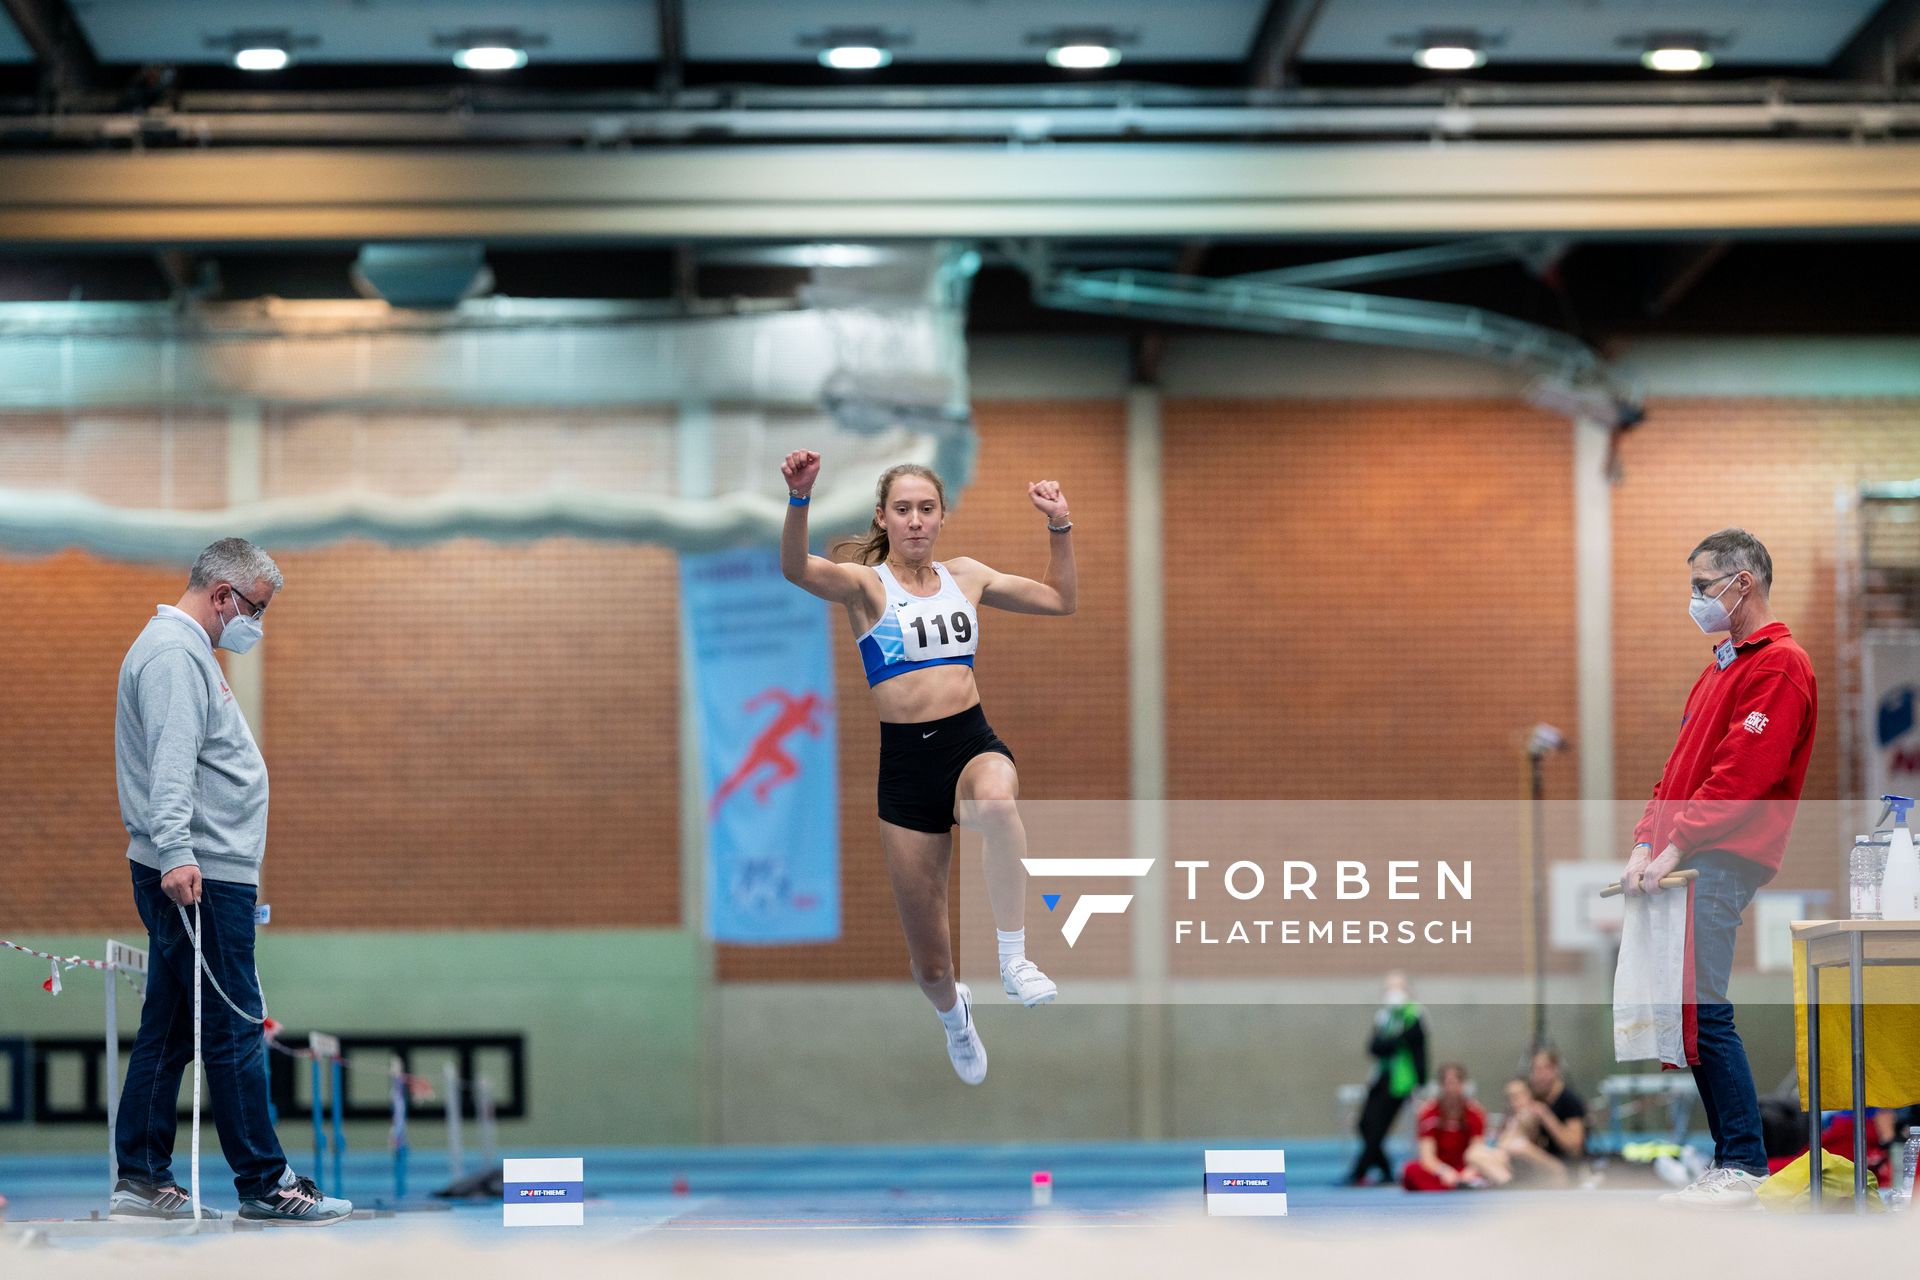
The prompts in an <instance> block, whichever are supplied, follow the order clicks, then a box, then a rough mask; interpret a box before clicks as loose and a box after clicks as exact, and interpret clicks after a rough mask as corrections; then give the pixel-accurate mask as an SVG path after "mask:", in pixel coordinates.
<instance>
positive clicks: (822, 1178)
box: [0, 1139, 1920, 1280]
mask: <svg viewBox="0 0 1920 1280" xmlns="http://www.w3.org/2000/svg"><path fill="white" fill-rule="evenodd" d="M1274 1146H1283V1147H1284V1148H1285V1150H1286V1156H1287V1169H1286V1173H1287V1194H1288V1201H1289V1204H1288V1208H1289V1211H1290V1212H1289V1216H1288V1217H1286V1218H1273V1219H1258V1220H1247V1219H1241V1220H1231V1221H1230V1220H1227V1219H1219V1218H1213V1219H1209V1218H1207V1217H1206V1216H1205V1211H1204V1204H1203V1199H1202V1192H1201V1185H1202V1153H1203V1151H1204V1150H1205V1149H1206V1148H1207V1147H1216V1148H1222V1147H1254V1148H1270V1147H1274ZM508 1154H510V1155H525V1156H581V1157H583V1158H584V1160H585V1164H586V1205H585V1210H586V1226H585V1227H584V1229H578V1230H574V1229H545V1230H508V1229H506V1228H505V1227H504V1226H503V1225H502V1221H501V1206H500V1203H499V1201H498V1199H497V1198H496V1199H494V1200H492V1201H463V1202H458V1203H455V1204H453V1205H452V1207H450V1208H448V1207H444V1206H445V1202H434V1201H432V1200H431V1199H430V1198H429V1197H428V1196H427V1193H430V1192H431V1191H433V1190H434V1189H436V1188H438V1187H440V1186H443V1185H445V1183H446V1181H447V1169H446V1163H445V1159H444V1156H443V1155H442V1154H441V1153H433V1152H420V1153H416V1154H415V1157H414V1160H413V1165H412V1168H411V1171H410V1172H411V1177H410V1185H409V1191H410V1192H411V1193H412V1195H413V1196H414V1197H416V1198H417V1202H418V1203H421V1204H425V1205H428V1206H430V1207H427V1208H424V1209H419V1210H408V1209H405V1208H403V1209H402V1210H401V1211H399V1212H397V1213H393V1214H390V1215H383V1216H373V1217H367V1218H356V1219H355V1220H354V1221H352V1222H349V1223H345V1224H342V1225H339V1226H336V1227H330V1228H327V1229H325V1230H324V1231H317V1232H316V1231H295V1230H285V1229H282V1230H273V1231H259V1230H251V1231H237V1232H231V1233H226V1234H218V1235H211V1236H204V1237H198V1238H165V1239H140V1240H129V1239H126V1238H124V1237H119V1238H111V1239H107V1240H102V1239H101V1238H99V1237H98V1236H79V1237H76V1236H73V1235H59V1234H57V1229H56V1231H48V1232H45V1233H44V1234H45V1236H46V1237H47V1238H44V1239H40V1240H29V1241H27V1243H30V1244H32V1245H34V1246H36V1247H33V1248H29V1249H21V1248H19V1247H18V1246H19V1245H20V1244H21V1243H22V1241H23V1237H26V1236H28V1235H30V1234H31V1233H34V1232H35V1230H36V1226H35V1222H34V1220H36V1219H39V1220H47V1219H73V1218H85V1217H86V1216H87V1215H88V1214H89V1213H90V1212H92V1211H95V1210H98V1211H100V1212H101V1213H102V1214H103V1215H104V1211H105V1206H106V1199H107V1195H106V1191H107V1188H106V1185H105V1182H106V1169H105V1165H106V1160H105V1156H104V1154H102V1155H98V1156H96V1155H91V1154H89V1155H60V1156H23V1155H0V1195H5V1196H6V1198H7V1199H8V1201H9V1202H10V1204H9V1209H8V1225H7V1226H6V1227H5V1228H4V1229H0V1277H5V1278H6V1280H15V1278H16V1277H18V1278H19V1280H29V1278H31V1280H39V1278H40V1277H48V1278H51V1280H78V1278H86V1280H91V1278H92V1277H95V1276H99V1277H108V1276H111V1277H115V1278H116V1280H118V1278H120V1277H124V1276H126V1275H128V1274H140V1275H142V1276H143V1280H171V1277H173V1276H176V1275H178V1276H181V1277H183V1280H184V1278H185V1277H194V1278H195V1280H203V1278H204V1277H219V1276H226V1275H234V1276H243V1275H244V1276H249V1277H254V1278H256V1280H257V1277H258V1276H260V1275H262V1274H272V1275H274V1276H275V1277H276V1280H287V1278H289V1277H305V1276H309V1275H311V1276H314V1277H321V1276H326V1277H329V1278H332V1277H337V1276H339V1275H341V1274H369V1275H371V1274H396V1275H398V1274H406V1275H408V1276H421V1277H426V1276H429V1275H431V1276H434V1277H436V1278H437V1277H438V1276H441V1275H446V1276H453V1277H456V1280H494V1278H495V1277H502V1278H505V1277H513V1278H514V1280H563V1278H564V1280H596V1278H597V1277H599V1276H602V1275H604V1276H607V1277H609V1280H611V1278H612V1277H615V1276H620V1277H626V1276H631V1275H633V1274H637V1273H636V1272H634V1271H633V1270H632V1268H633V1267H634V1266H635V1264H636V1263H647V1264H652V1266H651V1269H650V1271H649V1274H658V1275H672V1276H679V1275H687V1276H731V1275H735V1274H739V1275H753V1276H764V1275H768V1274H775V1273H778V1274H780V1275H781V1276H782V1277H783V1280H791V1278H792V1277H814V1276H818V1277H822V1278H823V1280H863V1277H864V1276H865V1275H867V1274H869V1273H871V1274H872V1275H874V1276H876V1277H878V1276H885V1277H887V1280H897V1277H899V1276H900V1275H903V1274H909V1273H911V1274H912V1275H913V1276H914V1278H915V1280H934V1278H937V1277H944V1276H949V1275H951V1276H955V1277H961V1278H971V1277H977V1276H981V1275H983V1274H984V1275H988V1276H991V1275H995V1274H998V1275H1007V1276H1011V1275H1015V1274H1018V1275H1040V1274H1047V1275H1048V1276H1049V1277H1050V1280H1054V1278H1055V1277H1056V1273H1059V1272H1062V1271H1065V1272H1067V1273H1070V1274H1074V1275H1078V1274H1086V1275H1089V1276H1095V1277H1100V1278H1101V1280H1111V1278H1113V1277H1118V1276H1132V1275H1142V1276H1146V1275H1152V1276H1155V1277H1160V1278H1165V1277H1171V1278H1172V1280H1201V1277H1202V1276H1214V1275H1226V1276H1237V1275H1254V1274H1260V1273H1261V1272H1262V1271H1264V1270H1267V1269H1269V1268H1271V1267H1274V1266H1284V1267H1286V1268H1287V1269H1288V1270H1290V1271H1291V1272H1292V1273H1293V1274H1297V1275H1305V1276H1315V1275H1322V1274H1356V1275H1360V1274H1367V1275H1374V1274H1408V1275H1421V1276H1423V1277H1425V1278H1426V1280H1436V1278H1438V1277H1452V1276H1459V1277H1463V1278H1464V1277H1473V1278H1474V1280H1483V1278H1484V1277H1485V1276H1487V1275H1489V1274H1492V1275H1501V1274H1507V1273H1508V1271H1509V1269H1511V1270H1512V1273H1513V1274H1523V1273H1531V1274H1535V1275H1539V1276H1542V1277H1552V1278H1554V1280H1570V1278H1571V1280H1579V1278H1581V1277H1587V1276H1592V1277H1595V1278H1596V1280H1617V1278H1618V1276H1620V1275H1621V1274H1623V1273H1631V1272H1632V1271H1634V1270H1639V1269H1644V1268H1645V1267H1646V1266H1648V1265H1654V1262H1653V1260H1654V1259H1655V1258H1658V1259H1659V1261H1658V1264H1657V1265H1658V1266H1659V1267H1660V1268H1661V1269H1673V1268H1675V1267H1678V1268H1680V1269H1682V1270H1686V1269H1692V1268H1693V1267H1695V1266H1698V1267H1699V1268H1700V1269H1702V1270H1704V1271H1707V1272H1712V1271H1713V1260H1714V1259H1715V1258H1716V1257H1717V1258H1720V1259H1722V1260H1724V1258H1725V1257H1726V1256H1727V1254H1726V1251H1727V1250H1729V1249H1736V1250H1737V1251H1738V1252H1739V1253H1740V1254H1741V1255H1742V1256H1743V1257H1745V1258H1747V1259H1749V1260H1751V1261H1752V1262H1753V1263H1754V1265H1752V1266H1746V1265H1745V1264H1744V1263H1743V1270H1742V1276H1743V1280H1750V1278H1751V1277H1756V1276H1770V1275H1775V1274H1778V1275H1783V1276H1784V1275H1793V1276H1795V1277H1796V1280H1803V1278H1804V1276H1806V1275H1810V1274H1825V1273H1827V1272H1824V1271H1821V1270H1820V1267H1821V1266H1822V1265H1823V1264H1826V1265H1829V1267H1830V1265H1831V1264H1833V1263H1834V1262H1835V1261H1836V1260H1837V1259H1838V1258H1842V1257H1845V1256H1847V1255H1848V1254H1849V1253H1850V1252H1851V1251H1852V1250H1853V1249H1855V1248H1858V1249H1859V1250H1861V1252H1860V1253H1859V1254H1858V1255H1857V1257H1858V1258H1860V1259H1862V1260H1865V1259H1867V1258H1870V1257H1872V1256H1874V1254H1875V1253H1876V1252H1877V1251H1879V1250H1881V1249H1884V1248H1886V1247H1889V1246H1897V1245H1899V1244H1900V1243H1901V1242H1902V1241H1906V1242H1909V1244H1910V1245H1913V1246H1920V1221H1915V1220H1914V1218H1913V1217H1912V1216H1909V1215H1903V1216H1902V1217H1897V1218H1896V1217H1890V1216H1889V1215H1879V1216H1878V1217H1876V1218H1874V1219H1873V1220H1871V1221H1869V1220H1865V1219H1857V1218H1854V1217H1852V1216H1851V1215H1846V1216H1840V1215H1829V1216H1828V1217H1827V1218H1825V1219H1824V1220H1815V1219H1811V1218H1806V1217H1800V1218H1793V1217H1787V1216H1784V1215H1777V1214H1760V1213H1756V1214H1753V1215H1751V1216H1750V1215H1748V1214H1746V1213H1740V1214H1737V1215H1733V1217H1737V1218H1738V1219H1739V1221H1738V1222H1734V1221H1732V1220H1731V1218H1729V1217H1728V1216H1727V1215H1711V1214H1709V1215H1705V1220H1703V1217H1702V1215H1700V1214H1697V1213H1696V1214H1688V1213H1686V1212H1682V1211H1677V1210H1673V1209H1669V1208H1664V1207H1661V1206H1658V1205H1657V1204H1656V1203H1655V1201H1656V1197H1657V1193H1658V1191H1659V1190H1660V1188H1658V1187H1656V1186H1650V1185H1647V1184H1645V1183H1644V1182H1636V1183H1635V1184H1633V1185H1630V1186H1618V1185H1612V1184H1610V1185H1608V1186H1606V1187H1603V1188H1600V1189H1595V1190H1564V1191H1497V1192H1496V1191H1479V1192H1457V1193H1450V1194H1429V1195H1414V1194H1410V1193H1407V1192H1405V1191H1402V1190H1400V1189H1399V1188H1398V1187H1381V1188H1363V1189H1355V1188H1348V1187H1344V1186H1341V1185H1340V1179H1341V1177H1342V1175H1343V1174H1344V1173H1345V1172H1346V1168H1347V1162H1348V1161H1349V1160H1350V1159H1351V1158H1352V1154H1353V1146H1352V1143H1351V1142H1350V1141H1349V1140H1347V1139H1320V1140H1309V1141H1287V1142H1278V1141H1275V1140H1273V1139H1264V1140H1261V1139H1241V1140H1225V1139H1218V1140H1214V1141H1211V1142H1205V1143H1201V1142H1157V1143H1101V1144H1081V1145H1070V1146H1069V1145H1046V1146H1039V1145H1035V1146H1021V1145H996V1146H940V1147H933V1146H928V1147H917V1146H900V1147H702V1148H671V1149H668V1148H650V1149H631V1148H627V1149H621V1148H588V1149H585V1150H570V1151H559V1150H551V1151H549V1150H542V1151H514V1152H509V1153H508ZM202 1161H203V1163H202V1178H203V1192H204V1194H205V1196H206V1202H207V1203H208V1204H210V1205H212V1206H213V1207H215V1208H218V1209H221V1210H223V1211H225V1212H226V1213H228V1214H229V1216H231V1214H232V1213H233V1210H234V1208H235V1201H234V1195H233V1189H232V1183H231V1181H230V1180H229V1178H228V1176H227V1174H226V1169H225V1165H224V1162H222V1161H221V1159H220V1157H219V1154H218V1148H217V1146H214V1147H213V1148H212V1149H211V1150H208V1151H204V1152H203V1154H202ZM296 1167H299V1168H301V1170H302V1172H306V1171H307V1170H306V1168H305V1166H304V1162H302V1161H300V1160H299V1159H298V1158H297V1157H296ZM176 1169H177V1172H178V1173H179V1174H180V1175H181V1176H182V1177H183V1178H184V1175H185V1173H186V1169H185V1167H184V1161H182V1162H181V1164H179V1165H177V1166H176ZM1042 1169H1044V1170H1046V1171H1048V1172H1049V1173H1051V1174H1052V1176H1053V1180H1054V1184H1055V1191H1054V1195H1053V1203H1052V1205H1051V1207H1048V1208H1036V1207H1035V1206H1034V1205H1033V1204H1032V1202H1031V1190H1030V1179H1031V1176H1032V1174H1033V1173H1034V1172H1035V1171H1036V1170H1042ZM345 1175H346V1176H345V1183H346V1185H345V1188H344V1190H345V1192H346V1194H347V1195H348V1196H350V1197H351V1198H352V1199H353V1200H354V1201H355V1204H356V1206H357V1207H360V1208H363V1209H366V1208H375V1209H377V1208H380V1207H381V1206H383V1205H387V1206H389V1207H391V1201H392V1197H393V1190H394V1188H393V1182H392V1166H391V1163H390V1161H389V1160H388V1159H387V1158H386V1157H385V1155H384V1153H381V1152H369V1153H365V1154H354V1155H350V1156H349V1159H348V1162H347V1167H346V1170H345ZM677 1188H678V1189H677ZM329 1190H332V1188H329ZM1716 1219H1718V1220H1717V1221H1716ZM1889 1229H1891V1230H1889ZM1889 1236H1895V1237H1898V1239H1889V1238H1888V1237H1889ZM1769 1241H1772V1243H1769ZM1649 1251H1652V1252H1651V1253H1650V1252H1649ZM1896 1252H1899V1251H1898V1250H1896ZM1694 1255H1697V1256H1694ZM1901 1256H1908V1257H1911V1256H1914V1254H1913V1253H1911V1252H1907V1253H1902V1254H1901ZM775 1259H778V1260H779V1266H777V1267H774V1268H773V1270H772V1271H769V1266H770V1264H771V1263H772V1262H773V1260H775ZM995 1260H998V1261H995ZM1548 1261H1551V1262H1552V1263H1553V1265H1550V1266H1546V1267H1545V1268H1544V1269H1543V1268H1542V1266H1541V1265H1540V1264H1542V1263H1543V1262H1548ZM369 1267H373V1268H376V1270H366V1268H369ZM1809 1267H1811V1268H1814V1269H1813V1270H1807V1269H1806V1268H1809ZM983 1268H984V1270H983ZM1623 1269H1624V1271H1623Z"/></svg>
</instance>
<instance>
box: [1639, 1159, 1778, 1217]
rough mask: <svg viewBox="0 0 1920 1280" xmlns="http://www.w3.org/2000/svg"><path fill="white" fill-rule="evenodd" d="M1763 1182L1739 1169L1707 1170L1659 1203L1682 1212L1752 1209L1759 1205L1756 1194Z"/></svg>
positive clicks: (1663, 1197) (1664, 1196) (1669, 1193)
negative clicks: (1678, 1208) (1689, 1184)
mask: <svg viewBox="0 0 1920 1280" xmlns="http://www.w3.org/2000/svg"><path fill="white" fill-rule="evenodd" d="M1765 1182H1766V1179H1765V1178H1756V1177H1754V1176H1753V1175H1752V1174H1750V1173H1747V1172H1746V1171H1745V1170H1742V1169H1709V1170H1707V1171H1706V1172H1705V1173H1703V1174H1701V1175H1700V1177H1699V1178H1698V1179H1697V1180H1696V1181H1695V1182H1694V1183H1693V1184H1692V1185H1691V1186H1688V1187H1684V1188H1682V1189H1681V1190H1679V1191H1669V1192H1667V1194H1665V1195H1663V1196H1661V1197H1660V1203H1661V1204H1671V1205H1677V1206H1679V1207H1680V1208H1683V1209H1752V1208H1755V1207H1757V1206H1758V1205H1759V1203H1760V1200H1759V1195H1758V1193H1759V1190H1760V1188H1761V1186H1762V1185H1763V1184H1764V1183H1765Z"/></svg>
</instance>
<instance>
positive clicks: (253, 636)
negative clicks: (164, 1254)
mask: <svg viewBox="0 0 1920 1280" xmlns="http://www.w3.org/2000/svg"><path fill="white" fill-rule="evenodd" d="M282 585H283V579H282V578H281V575H280V570H279V568H278V567H277V566H276V565H275V564H274V563H273V560H272V559H271V558H270V557H269V556H268V555H267V553H266V552H264V551H262V550H260V548H258V547H256V546H254V545H253V544H252V543H250V542H247V541H246V540H244V539H241V538H225V539H222V540H221V541H219V542H216V543H214V544H213V545H212V546H210V547H208V548H207V549H206V550H205V551H203V552H201V553H200V557H199V559H197V560H195V561H194V565H193V571H192V573H191V574H190V575H189V576H188V579H187V590H186V594H184V595H182V596H181V597H180V600H179V603H178V604H173V605H166V604H163V605H160V606H159V608H158V609H157V610H156V611H155V613H154V616H153V617H152V618H151V619H149V620H148V622H147V625H146V628H145V629H144V630H142V631H141V633H140V635H139V638H138V639H136V640H135V641H134V642H133V647H132V648H131V649H129V650H127V656H126V659H125V660H124V661H123V662H122V663H121V665H120V692H119V700H118V703H117V705H116V707H115V712H114V767H115V774H116V776H117V779H118V782H119V789H120V817H121V821H122V822H124V823H125V824H126V828H127V838H128V843H127V859H128V861H129V862H130V863H131V864H132V871H133V897H134V904H135V905H136V906H137V907H138V908H139V910H140V918H141V920H142V921H143V922H144V923H145V924H146V926H147V947H148V967H147V994H146V1000H145V1002H144V1004H143V1005H142V1006H141V1010H140V1031H139V1034H138V1035H137V1036H136V1037H135V1039H134V1042H133V1055H132V1057H131V1059H130V1060H129V1061H128V1064H127V1080H126V1084H125V1086H124V1087H123V1088H122V1089H121V1091H120V1110H119V1115H118V1117H117V1120H116V1124H115V1131H114V1149H115V1154H116V1157H117V1159H118V1162H119V1171H120V1177H119V1181H118V1182H117V1183H116V1185H115V1186H114V1191H113V1204H112V1209H111V1211H110V1212H111V1216H113V1217H115V1218H130V1217H131V1218H185V1217H189V1216H191V1214H192V1209H191V1207H190V1203H189V1201H188V1198H187V1196H186V1195H184V1194H183V1193H182V1192H181V1190H180V1188H179V1185H178V1184H177V1183H176V1181H175V1180H174V1176H173V1170H172V1163H173V1142H174V1130H175V1115H176V1113H177V1110H178V1107H179V1097H180V1078H181V1076H182V1074H183V1073H184V1072H185V1070H186V1067H187V1064H188V1063H189V1062H190V1061H191V1060H192V1058H193V989H194V983H195V982H196V981H197V980H199V978H200V975H199V974H196V972H195V969H194V956H193V930H194V928H196V927H197V928H198V930H199V934H200V941H201V951H202V955H203V958H204V963H205V968H206V977H207V978H209V979H211V981H210V982H208V983H207V984H206V985H205V987H204V988H203V995H202V998H201V1008H202V1016H201V1056H202V1059H203V1061H204V1063H205V1067H206V1074H207V1089H208V1096H209V1100H210V1101H211V1104H212V1109H213V1122H214V1126H215V1128H217V1129H218V1130H219V1133H220V1149H221V1151H222V1152H223V1153H224V1154H225V1155H226V1158H227V1164H228V1165H229V1166H230V1167H231V1168H232V1169H233V1183H234V1187H235V1189H236V1190H237V1191H238V1192H239V1194H240V1216H241V1217H242V1218H245V1219H248V1220H253V1221H262V1222H268V1223H274V1224H277V1225H297V1226H324V1225H328V1224H331V1223H335V1222H343V1221H345V1220H346V1219H347V1218H348V1217H350V1216H351V1215H352V1212H353V1206H352V1205H351V1204H349V1203H348V1202H346V1201H344V1200H339V1199H334V1198H331V1197H327V1196H323V1195H321V1194H320V1192H319V1190H318V1189H317V1188H316V1187H315V1186H314V1184H313V1182H312V1180H311V1179H308V1178H302V1177H300V1176H298V1175H297V1174H295V1173H294V1172H293V1170H292V1169H291V1168H290V1167H289V1166H288V1164H287V1157H286V1153H285V1152H284V1151H282V1150H281V1147H280V1139H279V1136H278V1135H277V1134H275V1133H274V1130H273V1124H272V1122H271V1121H270V1120H269V1119H268V1115H267V1098H266V1085H265V1081H264V1078H263V1074H262V1070H261V1061H260V1058H261V1055H262V1054H263V1053H264V1052H265V1046H264V1042H263V1040H262V1036H261V1029H260V1025H259V1020H260V1019H261V1018H263V1017H264V1016H265V1011H266V1010H265V1005H264V1004H263V1002H262V1000H261V996H260V983H259V978H258V975H257V974H256V973H255V971H254V967H253V930H254V900H255V895H256V892H257V890H258V887H259V884H260V861H261V858H262V856H263V855H264V854H265V852H266V844H267V764H266V761H265V760H264V759H263V758H262V757H261V755H260V748H259V747H258V746H256V745H255V744H254V740H253V732H252V730H250V729H249V728H248V727H247V721H246V717H245V716H243V715H241V713H240V705H239V703H237V702H236V701H234V697H233V690H231V689H230V688H228V687H227V681H226V675H225V673H224V672H223V671H222V670H221V668H220V664H219V662H218V661H216V660H215V658H214V650H215V649H216V648H219V649H227V650H229V651H231V652H234V653H245V652H246V651H247V650H249V649H251V648H252V647H253V646H254V645H255V644H257V643H258V642H259V641H260V638H261V635H262V626H261V618H262V617H263V616H264V615H265V614H266V611H267V606H268V604H270V603H271V602H272V601H273V598H274V596H275V595H276V594H277V593H278V592H279V590H280V588H281V586H282ZM196 921H197V924H196ZM215 984H217V985H218V987H219V988H220V990H221V991H224V992H225V993H226V997H227V999H222V998H221V996H220V994H219V992H218V991H215V990H214V985H215ZM227 1000H231V1001H232V1002H233V1005H234V1006H237V1007H238V1009H239V1010H240V1011H241V1012H235V1010H234V1008H232V1007H229V1005H228V1003H227ZM201 1216H202V1217H217V1216H218V1214H216V1213H215V1212H214V1211H213V1210H210V1209H203V1210H202V1211H201Z"/></svg>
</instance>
